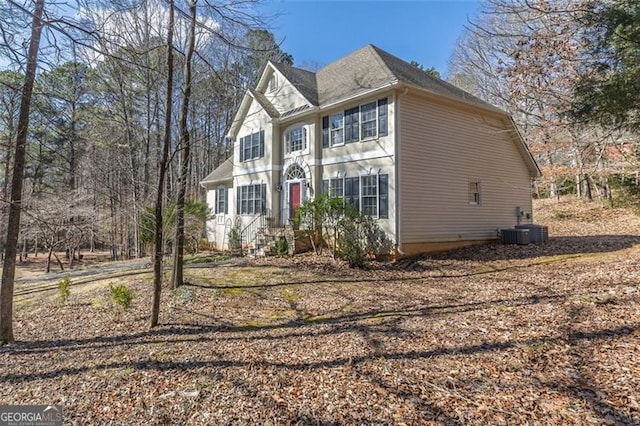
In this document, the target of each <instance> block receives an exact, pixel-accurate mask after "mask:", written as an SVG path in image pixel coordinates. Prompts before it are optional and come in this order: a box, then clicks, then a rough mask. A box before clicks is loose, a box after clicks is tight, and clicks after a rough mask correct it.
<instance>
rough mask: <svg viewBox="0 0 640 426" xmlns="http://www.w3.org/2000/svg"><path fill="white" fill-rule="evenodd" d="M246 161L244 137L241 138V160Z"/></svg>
mask: <svg viewBox="0 0 640 426" xmlns="http://www.w3.org/2000/svg"><path fill="white" fill-rule="evenodd" d="M243 161H244V138H240V162H243Z"/></svg>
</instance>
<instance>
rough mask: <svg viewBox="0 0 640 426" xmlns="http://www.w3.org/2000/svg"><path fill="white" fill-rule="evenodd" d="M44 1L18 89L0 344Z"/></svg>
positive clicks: (8, 305)
mask: <svg viewBox="0 0 640 426" xmlns="http://www.w3.org/2000/svg"><path fill="white" fill-rule="evenodd" d="M44 6H45V0H36V2H35V8H34V11H33V21H32V24H31V41H30V42H29V53H28V56H27V67H26V72H25V78H24V85H23V87H22V95H21V101H20V115H19V117H18V126H17V130H18V132H17V136H16V145H15V154H14V166H13V175H12V179H11V204H10V206H9V218H8V225H7V239H6V250H5V258H4V264H3V268H2V283H1V284H0V344H3V343H8V342H13V341H14V337H13V288H14V278H15V270H16V254H17V248H18V234H19V233H20V209H21V207H22V180H23V177H24V162H25V152H26V145H27V132H28V131H29V111H30V109H31V96H32V94H33V84H34V81H35V78H36V69H37V66H38V53H39V49H40V36H41V34H42V26H43V22H42V15H43V13H44Z"/></svg>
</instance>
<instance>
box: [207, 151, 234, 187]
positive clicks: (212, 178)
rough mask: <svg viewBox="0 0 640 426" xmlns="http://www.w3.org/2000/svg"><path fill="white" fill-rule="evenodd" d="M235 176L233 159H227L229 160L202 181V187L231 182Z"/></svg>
mask: <svg viewBox="0 0 640 426" xmlns="http://www.w3.org/2000/svg"><path fill="white" fill-rule="evenodd" d="M232 176H233V157H229V158H227V160H226V161H225V162H224V163H222V164H220V165H219V166H218V167H216V169H215V170H214V171H212V172H211V173H209V175H208V176H207V177H205V178H204V179H202V181H201V182H200V185H206V184H209V183H220V182H225V181H228V180H231V178H232Z"/></svg>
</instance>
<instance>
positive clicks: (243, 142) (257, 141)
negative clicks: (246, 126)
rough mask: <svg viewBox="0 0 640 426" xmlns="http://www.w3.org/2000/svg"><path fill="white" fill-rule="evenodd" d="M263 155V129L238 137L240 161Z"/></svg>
mask: <svg viewBox="0 0 640 426" xmlns="http://www.w3.org/2000/svg"><path fill="white" fill-rule="evenodd" d="M262 157H264V130H260V131H259V132H255V133H252V134H250V135H247V136H244V137H241V138H240V161H249V160H255V159H257V158H262Z"/></svg>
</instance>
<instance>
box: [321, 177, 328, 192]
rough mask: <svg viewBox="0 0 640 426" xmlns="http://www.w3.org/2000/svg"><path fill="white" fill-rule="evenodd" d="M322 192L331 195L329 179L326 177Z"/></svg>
mask: <svg viewBox="0 0 640 426" xmlns="http://www.w3.org/2000/svg"><path fill="white" fill-rule="evenodd" d="M322 193H323V194H324V195H329V181H328V180H326V179H325V180H323V181H322Z"/></svg>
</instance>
